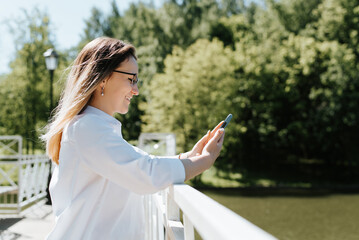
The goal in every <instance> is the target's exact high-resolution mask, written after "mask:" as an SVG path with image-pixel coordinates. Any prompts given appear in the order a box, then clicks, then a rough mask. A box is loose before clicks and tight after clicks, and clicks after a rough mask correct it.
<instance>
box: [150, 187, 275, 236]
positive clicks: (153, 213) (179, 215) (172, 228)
mask: <svg viewBox="0 0 359 240" xmlns="http://www.w3.org/2000/svg"><path fill="white" fill-rule="evenodd" d="M145 210H146V224H147V226H146V240H164V239H166V240H167V239H171V240H172V239H176V240H184V239H185V240H193V239H195V238H194V228H195V229H196V230H197V232H198V233H199V235H200V236H201V237H202V239H206V240H207V239H208V240H218V239H221V240H232V239H233V240H238V239H243V240H274V239H276V238H275V237H273V236H272V235H270V234H269V233H267V232H265V231H263V230H262V229H260V228H259V227H257V226H255V225H254V224H252V223H250V222H249V221H247V220H246V219H244V218H242V217H241V216H239V215H238V214H236V213H234V212H232V211H231V210H229V209H228V208H226V207H224V206H222V205H221V204H219V203H218V202H216V201H214V200H212V199H211V198H209V197H207V196H206V195H204V194H202V193H201V192H199V191H197V190H196V189H194V188H192V187H190V186H188V185H186V184H183V185H174V186H171V187H169V188H168V189H166V190H164V191H162V192H160V193H156V194H153V195H148V196H146V199H145Z"/></svg>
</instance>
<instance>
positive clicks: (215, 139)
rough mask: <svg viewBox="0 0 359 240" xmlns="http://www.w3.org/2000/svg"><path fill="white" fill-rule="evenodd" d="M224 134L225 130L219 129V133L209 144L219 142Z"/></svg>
mask: <svg viewBox="0 0 359 240" xmlns="http://www.w3.org/2000/svg"><path fill="white" fill-rule="evenodd" d="M223 133H224V129H223V128H220V129H218V131H217V132H216V134H215V135H214V137H213V138H212V139H211V140H210V141H209V142H208V143H212V142H216V143H217V142H219V140H220V138H221V136H222V135H223Z"/></svg>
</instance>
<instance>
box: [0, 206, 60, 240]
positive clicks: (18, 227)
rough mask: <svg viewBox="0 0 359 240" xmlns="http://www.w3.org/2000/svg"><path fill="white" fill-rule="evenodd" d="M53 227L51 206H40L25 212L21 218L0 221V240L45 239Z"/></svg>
mask: <svg viewBox="0 0 359 240" xmlns="http://www.w3.org/2000/svg"><path fill="white" fill-rule="evenodd" d="M54 225H55V217H54V215H53V214H52V209H51V206H50V205H42V206H40V207H38V208H34V209H32V210H31V211H29V212H27V213H26V214H25V215H24V217H22V218H6V219H0V239H17V240H25V239H26V240H40V239H45V237H46V235H47V234H48V233H49V232H50V231H51V229H52V228H53V226H54Z"/></svg>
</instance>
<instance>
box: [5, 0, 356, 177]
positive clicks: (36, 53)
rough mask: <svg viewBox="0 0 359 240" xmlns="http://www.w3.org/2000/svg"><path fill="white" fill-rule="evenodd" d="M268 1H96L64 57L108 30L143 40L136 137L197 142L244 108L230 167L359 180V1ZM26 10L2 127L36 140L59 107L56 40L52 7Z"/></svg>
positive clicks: (227, 161) (131, 122)
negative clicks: (171, 136) (47, 61)
mask: <svg viewBox="0 0 359 240" xmlns="http://www.w3.org/2000/svg"><path fill="white" fill-rule="evenodd" d="M256 2H258V1H256ZM256 2H255V1H253V2H251V3H247V2H246V1H242V0H221V1H218V0H205V1H198V0H181V1H175V0H168V1H164V2H163V4H162V5H161V6H159V7H157V8H156V7H155V6H154V5H153V4H151V3H150V4H146V3H142V2H139V3H136V4H131V6H130V7H129V9H127V10H126V11H124V12H123V13H122V12H120V11H119V9H118V7H117V5H116V2H115V1H113V2H112V3H111V6H112V10H111V11H110V13H109V14H104V13H103V12H101V11H100V10H98V9H96V8H94V9H92V12H91V16H90V17H89V18H88V19H87V20H86V21H85V24H86V27H85V29H84V32H83V34H82V39H81V41H80V42H79V44H78V46H77V48H74V49H72V50H69V51H66V52H64V53H63V54H62V56H63V62H64V63H66V64H67V63H68V62H69V61H70V60H71V59H73V58H74V56H76V53H77V52H78V51H79V50H80V49H81V48H82V47H83V46H84V45H85V44H86V43H87V42H89V41H91V40H92V39H94V38H96V37H98V36H104V35H105V36H109V37H115V38H119V39H122V40H125V41H127V42H130V43H132V44H133V45H134V46H135V47H136V49H137V55H138V63H139V69H140V78H141V80H142V81H143V86H142V87H141V88H140V93H141V95H140V97H136V101H135V102H134V103H135V104H133V103H132V104H131V107H130V111H129V113H128V114H126V115H118V116H117V118H118V119H120V120H121V122H122V123H123V126H124V127H123V135H124V137H125V138H126V139H128V140H135V139H137V138H138V136H139V134H140V132H141V131H146V132H152V131H156V132H158V131H159V132H174V133H176V135H177V143H178V150H179V151H186V150H189V148H190V147H191V146H192V145H193V144H194V143H195V142H196V141H197V140H198V139H199V138H200V137H201V136H203V135H204V134H205V133H206V131H207V130H208V129H211V128H213V127H214V126H215V125H216V124H217V123H218V122H219V121H220V120H222V119H223V118H224V117H225V116H226V115H227V114H228V113H232V114H233V116H234V117H233V119H232V122H231V123H230V125H229V126H228V128H227V131H226V141H225V144H224V150H223V153H222V154H221V159H220V160H218V161H217V162H216V165H217V167H218V168H219V169H221V170H224V171H226V172H230V171H232V172H241V173H242V174H244V176H252V175H255V174H258V173H261V174H264V175H266V176H267V177H268V176H271V177H275V176H278V175H280V174H282V173H286V174H287V175H290V176H295V175H296V174H297V175H299V176H308V178H309V177H311V178H319V177H326V178H334V177H337V178H338V179H341V180H343V179H351V178H353V176H356V175H355V174H354V173H355V171H356V170H357V169H358V167H359V150H358V148H357V147H356V144H357V143H358V142H359V139H358V138H359V137H358V136H359V134H358V133H359V132H358V131H359V128H358V126H359V125H358V121H359V116H358V113H359V111H358V108H359V105H358V104H359V91H358V90H359V71H358V70H359V61H358V60H359V46H358V32H359V24H358V23H359V2H358V1H352V0H335V1H334V0H314V1H305V0H296V1H294V0H267V1H265V3H263V2H262V3H260V4H256ZM35 15H36V14H35ZM26 16H27V18H25V19H26V21H25V25H19V26H20V27H19V29H20V31H21V32H18V33H19V36H27V37H25V38H19V39H20V40H22V41H21V44H19V45H18V46H19V47H18V52H17V56H16V59H15V60H14V62H13V63H12V72H11V73H10V74H9V75H7V76H2V77H1V78H0V85H1V88H0V91H1V97H0V104H1V106H3V107H2V108H1V109H0V111H1V114H0V123H1V125H0V133H1V134H15V133H16V134H22V135H24V136H26V138H28V139H35V138H36V134H35V135H34V134H33V133H34V132H35V131H34V130H33V129H37V127H38V126H39V125H41V124H42V122H45V121H46V117H47V116H48V112H47V106H48V100H47V99H48V98H47V91H48V90H47V80H48V76H47V73H46V70H45V67H44V66H45V65H44V64H41V61H43V58H42V53H43V52H44V51H45V50H46V48H48V47H50V46H52V45H53V44H52V41H51V39H50V36H51V34H50V30H49V28H48V26H49V23H48V18H47V16H46V17H45V15H41V14H40V15H37V16H35V17H34V16H33V18H32V17H29V16H28V15H26ZM33 19H37V20H33ZM17 31H19V30H17ZM58 72H59V71H58ZM4 86H6V87H4ZM58 89H59V88H58ZM58 92H59V90H58ZM11 101H13V103H12V105H10V104H8V102H11ZM14 109H16V111H14ZM13 119H16V120H13ZM23 126H26V128H24V127H23ZM30 134H33V135H30ZM338 169H340V171H338Z"/></svg>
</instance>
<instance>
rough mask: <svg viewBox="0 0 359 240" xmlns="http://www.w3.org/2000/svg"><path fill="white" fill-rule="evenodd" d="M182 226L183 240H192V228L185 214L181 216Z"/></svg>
mask: <svg viewBox="0 0 359 240" xmlns="http://www.w3.org/2000/svg"><path fill="white" fill-rule="evenodd" d="M183 225H184V239H185V240H194V228H193V225H192V223H191V221H190V220H189V218H188V217H187V215H186V214H183Z"/></svg>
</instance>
